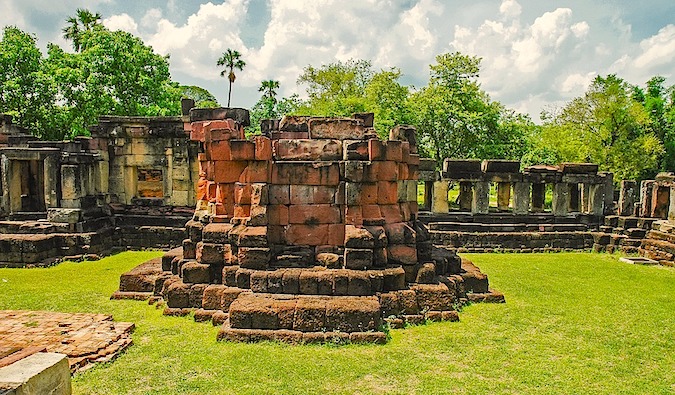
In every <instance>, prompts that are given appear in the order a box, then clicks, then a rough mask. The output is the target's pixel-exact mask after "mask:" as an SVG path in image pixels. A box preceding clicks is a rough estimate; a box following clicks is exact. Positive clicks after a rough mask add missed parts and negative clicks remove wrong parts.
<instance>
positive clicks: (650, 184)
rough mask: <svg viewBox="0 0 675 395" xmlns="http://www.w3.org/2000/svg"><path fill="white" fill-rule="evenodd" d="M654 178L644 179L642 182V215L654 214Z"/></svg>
mask: <svg viewBox="0 0 675 395" xmlns="http://www.w3.org/2000/svg"><path fill="white" fill-rule="evenodd" d="M653 189H654V180H643V181H642V182H641V183H640V217H649V216H651V214H652V191H653Z"/></svg>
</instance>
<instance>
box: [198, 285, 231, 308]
mask: <svg viewBox="0 0 675 395" xmlns="http://www.w3.org/2000/svg"><path fill="white" fill-rule="evenodd" d="M226 289H227V287H226V286H225V285H222V284H211V285H209V286H208V287H206V289H205V290H204V295H203V296H202V308H203V309H205V310H221V309H222V300H223V293H224V292H225V290H226Z"/></svg>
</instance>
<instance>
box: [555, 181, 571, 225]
mask: <svg viewBox="0 0 675 395" xmlns="http://www.w3.org/2000/svg"><path fill="white" fill-rule="evenodd" d="M569 206H570V187H569V184H567V183H565V182H558V183H555V184H553V201H552V205H551V211H552V212H553V215H554V216H556V217H563V216H565V215H567V213H568V211H567V210H568V208H569Z"/></svg>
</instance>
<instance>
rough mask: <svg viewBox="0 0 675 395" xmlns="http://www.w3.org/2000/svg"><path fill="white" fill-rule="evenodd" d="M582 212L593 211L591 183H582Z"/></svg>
mask: <svg viewBox="0 0 675 395" xmlns="http://www.w3.org/2000/svg"><path fill="white" fill-rule="evenodd" d="M581 212H582V213H584V214H588V213H590V212H591V184H581Z"/></svg>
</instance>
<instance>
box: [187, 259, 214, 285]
mask: <svg viewBox="0 0 675 395" xmlns="http://www.w3.org/2000/svg"><path fill="white" fill-rule="evenodd" d="M181 271H182V277H183V282H185V283H186V284H188V283H189V284H193V283H207V284H208V283H210V282H211V277H210V270H209V265H204V264H200V263H198V262H188V263H186V264H184V265H183V267H182V268H181Z"/></svg>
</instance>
